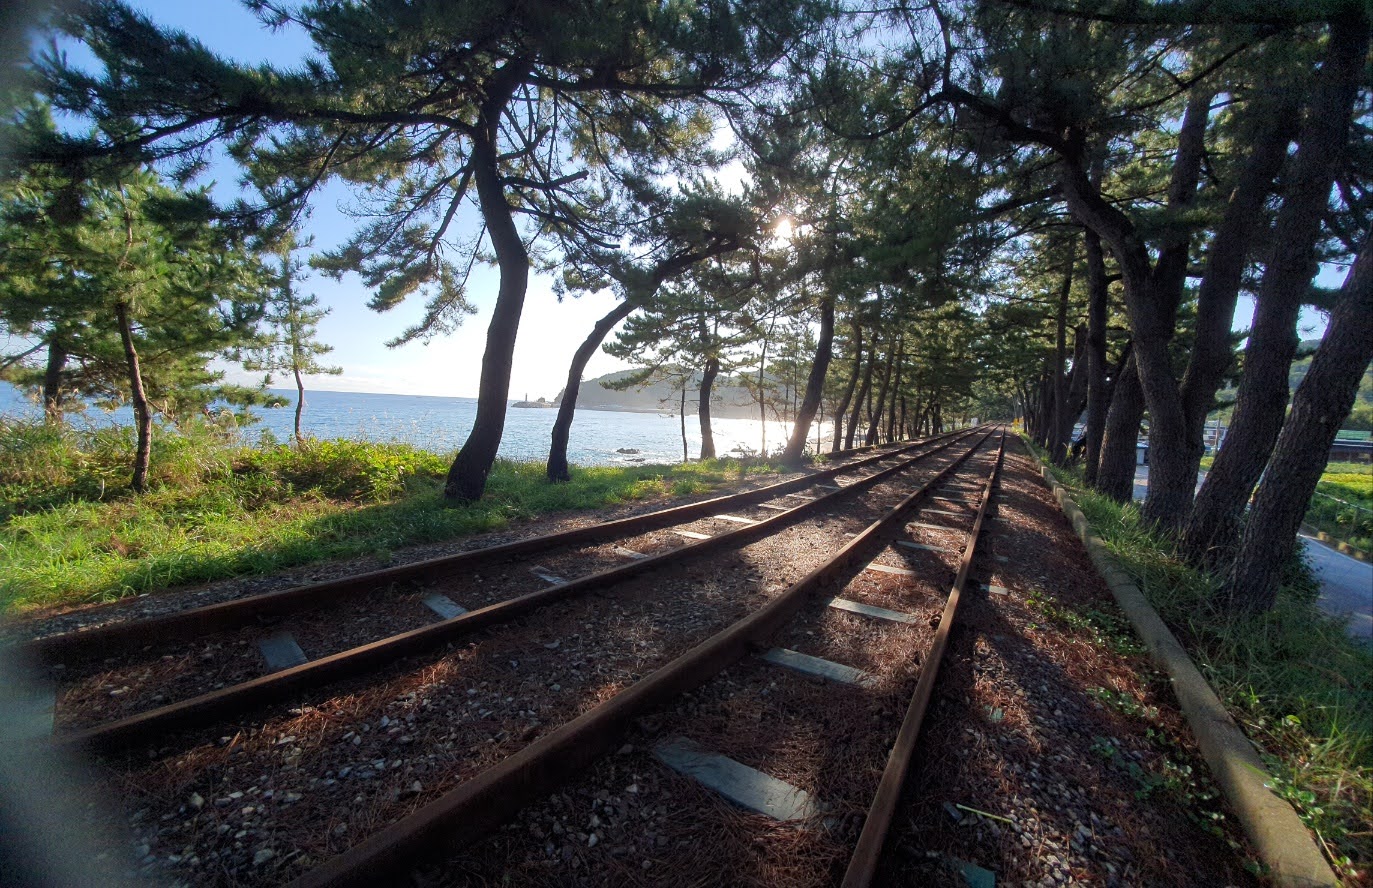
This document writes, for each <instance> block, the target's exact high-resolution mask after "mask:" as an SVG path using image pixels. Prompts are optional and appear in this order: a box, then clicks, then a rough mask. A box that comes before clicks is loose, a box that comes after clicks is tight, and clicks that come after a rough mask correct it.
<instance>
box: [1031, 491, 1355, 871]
mask: <svg viewBox="0 0 1373 888" xmlns="http://www.w3.org/2000/svg"><path fill="white" fill-rule="evenodd" d="M1043 472H1044V480H1045V482H1046V483H1047V484H1048V485H1049V489H1050V490H1052V491H1053V493H1054V498H1055V499H1057V500H1058V504H1059V506H1060V507H1061V508H1062V509H1063V514H1064V515H1066V516H1067V518H1068V520H1069V521H1071V522H1072V525H1073V530H1074V531H1076V532H1077V535H1078V536H1079V537H1080V538H1081V539H1082V542H1083V543H1084V544H1085V545H1086V547H1087V554H1088V555H1089V556H1090V557H1091V559H1092V564H1093V565H1094V566H1095V567H1096V569H1097V572H1098V573H1099V574H1101V577H1102V579H1104V580H1105V581H1106V585H1107V586H1109V587H1110V589H1111V594H1112V595H1113V596H1115V599H1116V603H1117V604H1119V605H1120V609H1121V610H1123V611H1124V612H1125V615H1126V616H1127V617H1129V619H1130V623H1131V624H1132V625H1133V626H1134V627H1135V632H1136V633H1137V634H1138V635H1139V637H1140V638H1141V639H1143V641H1144V643H1145V644H1146V645H1147V646H1148V648H1149V653H1150V656H1151V657H1152V658H1153V660H1154V662H1155V663H1156V664H1158V665H1159V666H1160V667H1161V668H1162V669H1163V670H1164V671H1165V672H1167V673H1168V678H1169V681H1170V683H1171V684H1172V686H1173V693H1174V694H1175V695H1176V696H1177V698H1178V702H1179V703H1180V704H1181V705H1182V712H1183V715H1185V716H1186V717H1187V723H1188V724H1189V725H1191V728H1192V733H1193V734H1194V735H1196V738H1197V745H1198V746H1199V747H1200V748H1201V754H1202V757H1203V758H1205V759H1206V763H1207V765H1208V766H1209V767H1210V769H1211V774H1212V776H1213V777H1215V779H1216V782H1217V783H1218V784H1220V788H1221V791H1222V792H1224V793H1225V797H1226V799H1227V800H1229V802H1230V805H1231V807H1232V808H1233V809H1234V811H1235V814H1236V816H1237V817H1238V818H1239V821H1240V825H1241V826H1243V827H1244V832H1245V834H1246V835H1248V837H1249V841H1250V842H1252V843H1253V845H1254V849H1255V851H1257V853H1258V856H1259V859H1260V860H1262V861H1263V862H1264V863H1265V864H1266V865H1267V866H1268V869H1269V871H1270V873H1271V875H1272V877H1273V880H1274V882H1275V883H1276V884H1278V885H1282V886H1287V888H1317V886H1319V888H1337V886H1338V885H1339V884H1340V881H1339V879H1338V878H1337V877H1336V876H1335V873H1334V871H1333V870H1331V868H1330V865H1329V864H1328V863H1326V861H1325V857H1324V856H1323V855H1322V854H1321V852H1320V849H1319V848H1317V847H1316V843H1315V841H1313V840H1312V838H1311V834H1310V832H1308V831H1307V829H1306V825H1305V824H1303V823H1302V822H1301V818H1299V817H1298V816H1297V812H1296V811H1294V810H1292V806H1291V805H1289V804H1288V803H1287V802H1285V801H1283V800H1282V799H1280V798H1278V797H1277V796H1276V795H1274V794H1273V792H1272V791H1271V790H1269V789H1268V786H1267V784H1268V783H1269V782H1270V781H1271V780H1272V777H1271V776H1270V775H1269V773H1268V769H1267V768H1265V767H1264V765H1263V762H1262V761H1261V760H1260V759H1259V756H1258V753H1257V752H1256V751H1255V749H1254V746H1253V744H1251V743H1250V741H1249V739H1248V738H1247V737H1245V736H1244V733H1243V732H1242V731H1240V729H1239V726H1238V725H1236V724H1235V722H1234V720H1233V719H1231V718H1230V714H1229V713H1228V712H1226V710H1225V706H1224V705H1223V704H1222V703H1221V701H1220V699H1219V698H1218V697H1217V696H1216V693H1215V691H1213V690H1212V689H1211V686H1210V685H1209V684H1207V683H1206V679H1205V678H1204V677H1203V676H1202V674H1201V672H1200V671H1199V670H1198V669H1197V667H1196V664H1194V663H1193V662H1192V658H1191V657H1189V656H1188V654H1187V651H1186V649H1184V648H1183V646H1182V645H1181V644H1180V643H1179V642H1178V640H1177V638H1176V637H1175V636H1174V635H1173V633H1172V631H1170V630H1169V629H1168V627H1167V625H1165V624H1164V622H1163V620H1162V619H1161V618H1160V617H1159V615H1158V612H1157V611H1155V610H1154V608H1153V606H1152V605H1150V604H1149V602H1148V601H1147V600H1146V599H1145V597H1144V593H1143V592H1141V591H1140V589H1139V587H1138V586H1137V585H1135V582H1134V580H1132V579H1130V577H1129V575H1128V574H1126V573H1125V572H1124V571H1123V570H1121V569H1120V567H1119V566H1118V565H1117V564H1116V563H1115V559H1114V557H1113V556H1112V555H1111V554H1110V553H1109V552H1108V551H1107V549H1106V546H1105V544H1104V543H1103V542H1102V541H1101V539H1100V538H1099V537H1097V536H1096V535H1095V534H1093V533H1092V531H1091V527H1090V526H1089V525H1088V523H1087V516H1086V515H1084V514H1082V510H1081V509H1080V508H1078V505H1077V503H1075V502H1073V500H1072V498H1071V497H1070V496H1069V495H1068V492H1067V490H1066V489H1065V488H1064V487H1063V485H1061V484H1059V483H1058V481H1056V480H1055V479H1054V477H1053V475H1052V474H1050V472H1049V469H1048V467H1047V466H1046V467H1044V469H1043Z"/></svg>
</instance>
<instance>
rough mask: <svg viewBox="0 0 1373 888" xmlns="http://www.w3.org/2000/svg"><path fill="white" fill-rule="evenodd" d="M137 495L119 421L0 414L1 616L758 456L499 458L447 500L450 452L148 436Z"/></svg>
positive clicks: (261, 568)
mask: <svg viewBox="0 0 1373 888" xmlns="http://www.w3.org/2000/svg"><path fill="white" fill-rule="evenodd" d="M154 440H155V441H156V442H157V443H156V448H155V450H154V454H153V463H152V466H153V472H152V476H151V485H150V489H149V491H148V492H147V493H145V494H143V495H142V496H136V495H134V494H132V493H131V492H130V491H129V490H128V486H127V484H128V482H127V479H128V464H129V459H130V453H131V450H132V440H131V438H130V437H129V435H128V434H127V433H126V431H124V430H102V431H86V432H78V431H74V430H72V429H69V428H64V427H46V426H43V425H42V424H33V423H18V422H13V421H9V420H0V460H3V461H0V609H3V611H7V612H10V613H14V612H23V611H26V610H31V609H33V608H38V607H46V606H66V605H75V604H84V603H90V602H100V601H111V600H115V599H118V598H122V597H125V596H128V595H136V594H141V593H144V592H153V591H157V590H161V589H166V588H169V587H174V586H181V585H185V584H188V583H197V582H205V581H209V580H215V579H221V578H225V577H232V576H242V575H248V574H261V573H267V572H270V571H275V570H281V569H283V568H287V567H293V566H297V565H302V564H308V563H311V562H316V561H323V560H327V559H333V558H347V557H353V556H372V557H374V558H377V559H378V560H380V561H382V562H385V561H387V560H389V559H390V557H391V554H392V553H393V552H394V551H395V550H396V549H398V548H401V547H403V546H410V545H415V544H419V543H428V542H436V541H440V540H447V539H452V538H454V537H459V536H463V535H466V534H473V533H482V532H485V531H491V530H498V529H500V528H503V527H506V526H508V525H510V524H511V523H513V522H519V521H524V520H527V519H530V518H533V517H535V516H539V515H546V514H551V513H556V512H564V511H568V510H574V509H594V508H599V507H604V506H609V505H614V504H619V503H626V502H632V501H638V500H648V501H652V500H659V499H665V498H668V497H673V496H687V495H691V494H700V493H705V492H709V491H711V490H714V489H717V488H719V487H721V486H722V485H724V484H726V483H728V482H731V481H735V480H738V479H739V478H741V477H743V476H744V475H745V474H766V473H769V472H774V471H776V468H775V467H774V466H772V465H771V464H768V463H766V462H762V461H757V460H753V461H738V460H707V461H705V462H696V463H691V464H688V465H671V466H651V465H646V466H634V467H625V468H621V467H597V468H580V467H574V468H573V469H572V480H571V482H570V483H567V484H550V483H548V482H547V481H546V480H545V478H544V467H543V465H542V464H541V463H517V462H510V461H506V460H498V461H497V463H496V465H495V467H494V468H493V470H492V473H491V476H490V478H489V481H488V485H487V493H486V496H485V497H483V498H482V499H481V500H480V501H479V502H476V503H470V504H466V505H460V506H450V505H448V504H446V503H445V502H444V500H443V497H442V493H441V491H442V483H443V478H444V475H445V473H446V472H447V469H448V465H449V462H450V461H451V456H447V455H439V454H434V453H428V452H426V451H423V450H419V449H416V448H414V447H410V446H408V445H405V444H398V443H389V444H374V443H364V442H356V441H311V442H309V443H308V444H307V445H306V446H305V447H303V448H295V447H292V446H288V445H282V444H275V443H272V442H270V441H268V442H265V443H264V444H263V445H261V446H258V447H245V446H241V445H238V444H236V443H233V442H232V441H231V440H229V439H228V438H227V437H226V436H224V435H223V434H222V433H220V432H218V431H217V430H215V429H214V428H212V427H203V426H197V427H192V428H188V429H186V430H183V431H182V432H180V433H176V432H171V431H169V430H166V429H160V430H159V431H158V434H157V435H156V436H155V438H154Z"/></svg>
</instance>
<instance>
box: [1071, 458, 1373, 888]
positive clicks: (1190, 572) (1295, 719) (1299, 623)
mask: <svg viewBox="0 0 1373 888" xmlns="http://www.w3.org/2000/svg"><path fill="white" fill-rule="evenodd" d="M1051 471H1052V472H1053V474H1054V476H1055V477H1056V478H1057V479H1058V480H1059V482H1060V483H1062V484H1063V485H1064V486H1066V487H1068V488H1069V490H1070V492H1071V494H1072V497H1073V499H1074V500H1075V501H1076V502H1077V504H1078V505H1079V506H1080V507H1081V508H1082V511H1083V513H1084V514H1085V515H1086V516H1087V520H1088V521H1089V522H1090V524H1091V526H1092V530H1093V531H1094V532H1095V533H1096V534H1097V535H1098V536H1099V537H1101V539H1102V540H1103V541H1104V542H1105V543H1106V546H1107V548H1109V549H1110V550H1111V552H1112V553H1113V554H1114V555H1115V557H1116V560H1117V561H1118V562H1119V564H1120V566H1121V567H1122V568H1123V569H1124V570H1125V571H1126V572H1127V573H1129V574H1130V576H1131V577H1132V578H1133V579H1134V580H1135V582H1136V583H1137V584H1138V585H1139V587H1140V589H1142V590H1143V591H1144V594H1145V595H1146V596H1147V597H1148V599H1149V601H1150V602H1151V603H1152V604H1153V605H1154V607H1155V608H1156V609H1157V610H1158V612H1159V614H1160V615H1161V616H1162V617H1163V619H1164V620H1165V621H1166V622H1167V623H1168V625H1169V626H1170V627H1172V629H1173V631H1174V632H1175V633H1176V634H1177V635H1178V637H1179V639H1180V640H1181V641H1182V642H1183V644H1184V645H1186V647H1187V649H1188V651H1189V653H1191V655H1192V658H1193V660H1194V661H1196V663H1197V666H1198V667H1199V668H1200V669H1201V670H1202V672H1203V673H1204V674H1205V675H1206V677H1207V680H1208V681H1209V682H1210V683H1211V685H1212V687H1214V688H1215V689H1216V691H1217V692H1218V693H1219V694H1220V696H1221V699H1223V700H1224V701H1225V704H1226V706H1227V708H1228V709H1229V710H1230V712H1231V714H1232V715H1233V716H1234V717H1235V719H1236V720H1237V721H1238V722H1239V723H1240V724H1241V725H1242V726H1243V727H1244V729H1245V731H1246V732H1247V733H1248V734H1249V736H1250V737H1251V738H1252V739H1254V740H1255V741H1256V742H1258V743H1259V744H1260V746H1261V747H1262V749H1263V753H1264V759H1265V761H1266V762H1267V763H1268V765H1269V768H1270V770H1271V771H1272V773H1273V778H1274V785H1273V789H1274V790H1275V791H1276V792H1277V793H1278V794H1279V795H1281V796H1282V797H1283V798H1285V799H1287V800H1288V801H1290V802H1291V803H1292V805H1293V807H1294V808H1296V810H1297V812H1298V813H1299V814H1300V815H1301V818H1302V820H1303V821H1304V822H1305V823H1306V824H1307V826H1308V827H1310V828H1311V830H1312V831H1313V833H1314V834H1315V835H1316V837H1317V841H1318V843H1319V844H1320V845H1321V846H1322V848H1323V849H1324V850H1325V852H1326V854H1327V856H1328V857H1329V859H1330V861H1331V863H1332V865H1333V866H1334V867H1335V868H1336V871H1337V872H1339V873H1340V874H1341V876H1342V877H1343V878H1345V879H1347V880H1349V883H1350V884H1363V883H1364V881H1365V880H1368V879H1369V878H1370V875H1371V874H1370V872H1369V871H1370V868H1373V830H1371V829H1370V827H1369V824H1373V649H1370V648H1369V647H1368V646H1367V645H1365V644H1362V643H1360V642H1358V641H1356V640H1354V639H1351V638H1350V637H1349V635H1348V634H1347V633H1346V632H1345V628H1344V624H1343V621H1341V620H1338V619H1335V618H1332V617H1330V616H1327V615H1326V614H1324V613H1322V612H1321V611H1320V609H1319V608H1318V607H1317V605H1316V598H1317V596H1318V595H1319V591H1320V589H1319V584H1318V582H1317V581H1316V579H1315V577H1314V575H1313V574H1312V572H1311V570H1310V568H1309V567H1308V566H1307V565H1306V563H1305V560H1304V559H1303V558H1301V557H1300V556H1298V558H1296V559H1294V561H1293V563H1292V564H1291V565H1289V567H1288V570H1287V574H1286V577H1285V581H1284V584H1283V588H1282V591H1281V593H1280V594H1279V596H1278V603H1277V606H1276V607H1274V609H1273V610H1272V611H1269V612H1268V613H1265V614H1258V615H1252V616H1235V615H1232V614H1227V613H1225V612H1224V611H1222V610H1221V609H1220V608H1219V607H1218V606H1216V604H1215V603H1214V602H1215V595H1214V593H1215V590H1216V588H1217V585H1218V584H1217V581H1216V579H1215V578H1214V577H1212V576H1210V575H1208V574H1206V573H1204V572H1201V571H1198V570H1195V569H1193V568H1191V567H1189V566H1188V565H1187V564H1186V563H1184V562H1183V560H1182V559H1181V558H1180V557H1179V556H1178V555H1177V553H1176V550H1175V547H1174V546H1173V544H1172V542H1171V541H1169V540H1168V539H1166V538H1164V537H1162V536H1160V535H1159V534H1157V533H1155V532H1154V530H1153V529H1152V528H1150V527H1149V526H1148V525H1147V524H1146V523H1145V522H1144V521H1143V520H1142V519H1141V517H1140V513H1139V510H1138V509H1137V508H1136V507H1135V506H1133V505H1121V504H1120V503H1117V502H1115V501H1113V500H1111V499H1110V498H1108V497H1105V496H1102V495H1100V494H1097V493H1095V492H1093V491H1091V490H1088V489H1086V488H1085V487H1084V486H1083V484H1082V478H1081V474H1080V471H1079V470H1076V469H1067V470H1064V469H1059V468H1056V467H1054V468H1052V469H1051Z"/></svg>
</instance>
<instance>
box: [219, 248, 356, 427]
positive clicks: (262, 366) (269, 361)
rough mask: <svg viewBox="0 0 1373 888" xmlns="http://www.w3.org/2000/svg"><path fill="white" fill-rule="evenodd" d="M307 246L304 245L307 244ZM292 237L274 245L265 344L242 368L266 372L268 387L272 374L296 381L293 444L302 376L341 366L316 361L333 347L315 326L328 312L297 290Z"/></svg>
mask: <svg viewBox="0 0 1373 888" xmlns="http://www.w3.org/2000/svg"><path fill="white" fill-rule="evenodd" d="M306 246H308V243H307V244H306ZM294 249H295V241H294V239H293V238H288V239H287V240H286V241H284V242H283V243H282V245H281V246H280V247H279V248H278V257H277V258H278V262H279V265H278V267H277V268H278V270H277V273H276V275H275V277H274V279H273V280H272V284H273V285H274V288H273V290H272V292H271V294H270V295H269V296H268V297H267V306H266V311H265V313H264V314H263V316H262V321H263V324H264V326H265V327H266V328H267V329H266V333H265V340H266V341H265V342H264V343H263V345H261V346H259V347H258V348H255V349H249V350H247V351H245V352H244V353H243V355H242V357H243V359H244V360H243V366H244V368H245V369H247V370H251V371H254V372H266V373H267V374H268V376H267V381H266V384H267V385H271V383H272V377H271V374H273V373H277V372H281V373H289V374H291V377H292V378H293V379H294V380H295V384H296V411H295V439H296V444H297V445H300V444H303V443H304V442H305V436H304V434H303V433H302V432H301V428H300V416H301V413H302V411H304V409H305V380H304V378H303V377H304V376H305V375H306V374H312V373H313V374H327V375H330V376H337V375H338V374H340V373H342V372H343V368H342V367H334V366H330V365H327V364H321V363H320V361H319V359H320V358H321V357H323V356H324V355H327V354H328V353H329V352H331V351H333V350H334V349H333V346H330V345H326V344H324V343H322V342H320V341H318V340H317V339H316V338H315V336H316V328H317V327H318V325H319V322H320V320H321V319H323V318H324V317H325V316H326V315H327V314H329V311H330V310H329V309H327V308H320V307H319V297H318V296H316V295H314V294H313V293H311V294H304V293H301V292H300V291H299V290H298V289H297V285H298V283H299V279H300V272H301V270H302V269H303V268H304V267H305V263H303V262H301V261H300V260H298V259H294V258H292V255H291V254H292V252H293V251H294Z"/></svg>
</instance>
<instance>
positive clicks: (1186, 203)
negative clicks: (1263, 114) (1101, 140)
mask: <svg viewBox="0 0 1373 888" xmlns="http://www.w3.org/2000/svg"><path fill="white" fill-rule="evenodd" d="M1212 95H1213V94H1212V93H1211V92H1210V91H1209V89H1207V88H1203V87H1201V86H1198V87H1195V88H1194V89H1193V92H1192V94H1191V95H1190V96H1189V98H1188V102H1187V110H1186V112H1185V113H1184V114H1183V120H1182V127H1181V130H1180V131H1179V134H1178V148H1177V154H1176V158H1175V160H1174V162H1173V171H1172V176H1171V179H1170V181H1169V184H1168V207H1169V209H1170V210H1173V211H1175V212H1179V211H1182V210H1185V209H1186V208H1188V207H1190V206H1191V205H1192V204H1193V203H1194V202H1195V199H1196V188H1197V181H1198V178H1199V176H1200V171H1201V160H1202V157H1203V155H1204V154H1205V135H1206V123H1207V119H1208V117H1209V113H1210V103H1211V98H1212ZM1059 168H1060V173H1061V179H1060V181H1061V184H1062V186H1063V193H1064V197H1065V198H1066V200H1067V202H1068V206H1069V208H1070V209H1071V210H1072V212H1073V215H1074V216H1075V217H1076V218H1077V219H1078V221H1079V222H1081V223H1082V224H1084V225H1086V226H1088V227H1090V228H1091V229H1092V230H1094V231H1096V232H1097V234H1099V235H1101V239H1102V240H1103V241H1105V242H1106V243H1107V244H1108V245H1110V247H1111V252H1112V254H1113V255H1114V256H1115V258H1116V261H1117V262H1118V263H1119V265H1120V270H1121V279H1122V282H1123V283H1124V287H1125V304H1126V308H1127V309H1128V314H1129V317H1130V333H1131V339H1132V341H1133V342H1134V361H1135V371H1136V373H1137V375H1138V377H1139V384H1140V388H1141V390H1142V391H1143V393H1144V399H1145V403H1146V404H1147V405H1148V408H1149V461H1150V468H1149V496H1148V498H1147V499H1146V500H1145V503H1144V509H1143V514H1144V517H1145V518H1146V519H1148V520H1149V521H1150V522H1152V523H1154V524H1157V525H1158V526H1160V527H1161V528H1163V529H1164V530H1168V531H1172V530H1175V529H1177V528H1178V526H1179V525H1180V523H1181V522H1182V521H1183V520H1184V519H1185V518H1186V515H1187V511H1188V509H1189V508H1190V506H1191V503H1192V492H1193V490H1194V488H1195V487H1196V474H1195V473H1194V472H1192V471H1191V470H1190V469H1189V468H1188V467H1189V466H1190V465H1191V464H1192V457H1191V455H1190V454H1189V453H1188V452H1187V448H1188V440H1187V428H1186V422H1185V419H1184V415H1183V410H1182V399H1181V397H1180V394H1179V391H1178V385H1177V379H1176V377H1175V376H1174V374H1173V369H1172V358H1171V355H1170V354H1169V342H1170V341H1171V340H1172V338H1173V333H1174V329H1175V327H1176V321H1177V310H1178V305H1179V303H1180V301H1181V298H1182V291H1183V285H1184V283H1185V282H1186V278H1187V261H1188V252H1189V248H1190V245H1191V229H1190V228H1189V227H1185V226H1178V227H1176V228H1174V229H1173V230H1170V231H1169V232H1168V233H1167V234H1165V235H1164V237H1162V238H1161V239H1160V242H1159V247H1158V259H1157V261H1156V262H1151V261H1150V250H1149V247H1148V245H1147V244H1146V243H1145V242H1144V240H1143V238H1142V237H1141V236H1140V234H1139V231H1138V230H1137V229H1136V227H1135V225H1134V223H1133V222H1131V221H1130V219H1129V217H1127V216H1126V215H1125V214H1124V213H1122V212H1121V211H1120V210H1118V209H1116V207H1114V206H1113V205H1112V204H1111V203H1110V202H1108V201H1107V200H1106V199H1105V198H1104V197H1103V196H1102V195H1101V193H1100V191H1099V190H1098V189H1097V188H1095V187H1094V186H1093V185H1092V183H1091V181H1090V180H1089V179H1088V176H1087V173H1086V172H1085V171H1084V170H1083V169H1082V166H1081V164H1080V163H1079V162H1078V160H1077V158H1076V157H1074V156H1069V157H1066V158H1065V159H1064V162H1062V163H1060V164H1059ZM1199 444H1200V442H1198V445H1199Z"/></svg>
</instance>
